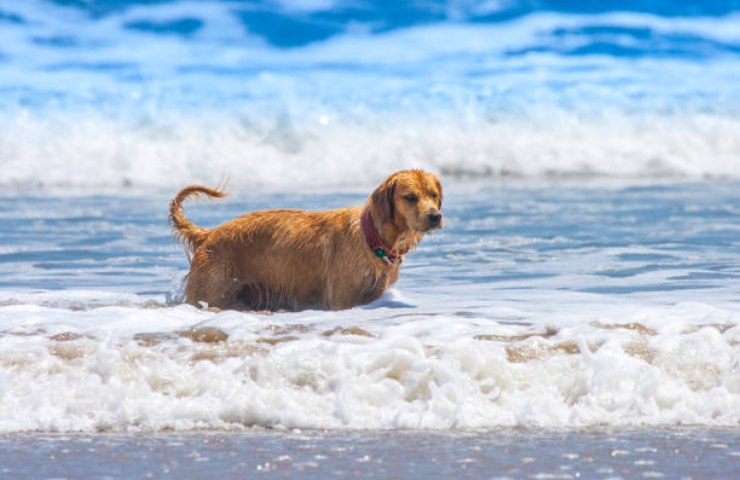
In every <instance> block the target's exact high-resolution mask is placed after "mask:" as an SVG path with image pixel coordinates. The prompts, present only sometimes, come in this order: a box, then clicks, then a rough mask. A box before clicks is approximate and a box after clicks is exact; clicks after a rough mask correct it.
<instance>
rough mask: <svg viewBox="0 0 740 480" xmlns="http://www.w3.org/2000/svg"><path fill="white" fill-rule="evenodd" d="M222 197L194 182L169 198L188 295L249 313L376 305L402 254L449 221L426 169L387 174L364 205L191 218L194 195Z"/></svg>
mask: <svg viewBox="0 0 740 480" xmlns="http://www.w3.org/2000/svg"><path fill="white" fill-rule="evenodd" d="M200 195H205V196H207V197H214V198H220V197H224V196H225V193H224V192H223V191H221V190H218V189H213V188H209V187H204V186H200V185H191V186H189V187H186V188H184V189H182V190H181V191H180V192H179V193H178V194H177V195H176V196H175V197H174V198H173V199H172V201H171V202H170V213H169V221H170V224H171V225H172V227H173V230H174V234H175V237H176V238H177V239H180V240H182V241H183V243H184V245H185V248H186V253H187V254H188V260H189V261H190V272H189V273H188V275H187V284H186V287H185V301H186V302H187V303H190V304H192V305H196V306H207V307H209V308H215V309H216V310H221V309H236V310H252V311H265V310H266V311H285V310H287V311H298V310H305V309H320V310H342V309H347V308H351V307H354V306H357V305H363V304H366V303H369V302H371V301H373V300H375V299H377V298H378V297H380V296H381V295H382V294H383V292H384V291H385V289H386V288H387V287H388V286H389V285H392V284H394V283H395V282H396V281H397V280H398V271H399V267H400V264H401V261H402V260H403V258H404V255H406V253H408V252H409V251H410V250H411V249H413V248H414V247H415V246H416V245H417V244H418V243H419V242H420V241H421V239H422V237H423V236H424V234H426V233H429V232H432V231H434V230H438V229H440V228H442V226H443V217H442V213H441V208H442V185H441V183H440V181H439V179H438V178H437V177H436V176H435V175H433V174H431V173H427V172H425V171H422V170H402V171H399V172H396V173H394V174H393V175H391V176H390V177H388V178H387V179H386V180H385V181H384V182H383V183H382V184H381V185H380V186H378V187H377V188H376V189H375V191H373V193H372V194H371V195H370V197H369V198H368V200H367V202H366V203H365V205H363V206H358V207H351V208H339V209H335V210H327V211H305V210H263V211H256V212H251V213H247V214H246V215H243V216H240V217H237V218H235V219H233V220H231V221H229V222H226V223H224V224H222V225H220V226H218V227H216V228H214V229H212V230H209V229H206V228H203V227H199V226H196V225H194V224H193V223H192V222H190V221H189V220H188V219H187V218H186V217H185V215H184V213H183V211H182V203H183V201H185V200H186V199H188V198H192V197H196V198H197V197H198V196H200Z"/></svg>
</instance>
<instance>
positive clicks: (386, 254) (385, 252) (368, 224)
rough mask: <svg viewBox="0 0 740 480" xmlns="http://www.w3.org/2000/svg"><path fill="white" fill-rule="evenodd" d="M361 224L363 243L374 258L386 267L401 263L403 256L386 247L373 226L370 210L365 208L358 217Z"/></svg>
mask: <svg viewBox="0 0 740 480" xmlns="http://www.w3.org/2000/svg"><path fill="white" fill-rule="evenodd" d="M360 220H361V223H362V233H363V234H364V235H365V242H366V243H367V246H368V247H370V250H372V251H373V253H374V254H375V256H376V257H378V258H379V259H381V260H383V261H384V262H385V263H387V264H388V265H395V264H397V263H401V262H402V261H403V254H400V253H395V252H394V251H393V249H392V248H390V247H388V246H387V245H386V244H385V243H384V242H383V240H381V238H380V235H378V232H377V231H376V230H375V226H373V219H372V218H371V217H370V209H369V208H367V207H366V208H365V209H364V210H363V211H362V216H361V217H360Z"/></svg>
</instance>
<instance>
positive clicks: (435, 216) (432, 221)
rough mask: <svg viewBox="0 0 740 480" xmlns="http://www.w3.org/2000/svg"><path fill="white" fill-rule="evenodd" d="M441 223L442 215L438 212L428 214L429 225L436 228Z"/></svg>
mask: <svg viewBox="0 0 740 480" xmlns="http://www.w3.org/2000/svg"><path fill="white" fill-rule="evenodd" d="M441 222H442V214H441V213H439V212H432V213H430V214H429V225H430V226H432V227H437V226H439V224H440V223H441Z"/></svg>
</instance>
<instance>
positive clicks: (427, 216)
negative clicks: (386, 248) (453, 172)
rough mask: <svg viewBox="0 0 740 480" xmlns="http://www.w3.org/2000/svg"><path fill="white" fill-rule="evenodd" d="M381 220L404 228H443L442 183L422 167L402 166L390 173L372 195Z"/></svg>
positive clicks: (373, 204)
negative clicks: (403, 167) (413, 168)
mask: <svg viewBox="0 0 740 480" xmlns="http://www.w3.org/2000/svg"><path fill="white" fill-rule="evenodd" d="M370 203H371V206H372V208H374V209H375V212H376V214H377V216H378V218H379V219H380V222H381V223H386V222H392V223H393V224H395V225H396V227H398V229H399V230H401V231H412V232H414V233H426V232H429V231H432V230H436V229H439V228H442V224H443V218H442V213H441V211H440V210H441V209H442V184H441V183H439V179H438V178H437V177H436V176H435V175H432V174H431V173H427V172H425V171H423V170H402V171H400V172H396V173H394V174H393V175H391V176H390V177H388V178H387V179H386V180H385V182H383V183H382V184H380V186H379V187H378V188H376V189H375V191H374V192H373V194H372V195H371V196H370Z"/></svg>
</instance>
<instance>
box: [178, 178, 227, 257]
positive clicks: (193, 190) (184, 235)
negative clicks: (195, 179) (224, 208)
mask: <svg viewBox="0 0 740 480" xmlns="http://www.w3.org/2000/svg"><path fill="white" fill-rule="evenodd" d="M200 195H206V196H208V197H210V198H222V197H225V196H226V194H225V193H224V192H222V191H221V190H217V189H215V188H209V187H204V186H202V185H190V186H189V187H185V188H183V189H182V190H180V191H179V192H178V193H177V195H175V198H173V199H172V201H171V202H170V216H169V222H170V225H172V228H173V229H174V231H175V238H178V239H181V240H182V241H183V243H184V244H185V247H186V248H187V249H188V250H189V251H190V252H195V251H196V250H197V249H198V247H199V246H200V244H201V243H203V240H205V238H206V235H207V234H208V231H209V230H208V229H207V228H204V227H199V226H197V225H195V224H193V222H191V221H190V220H188V219H187V218H185V214H184V213H183V211H182V202H184V201H185V200H187V199H188V198H190V197H195V198H196V200H197V198H198V197H199V196H200Z"/></svg>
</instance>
